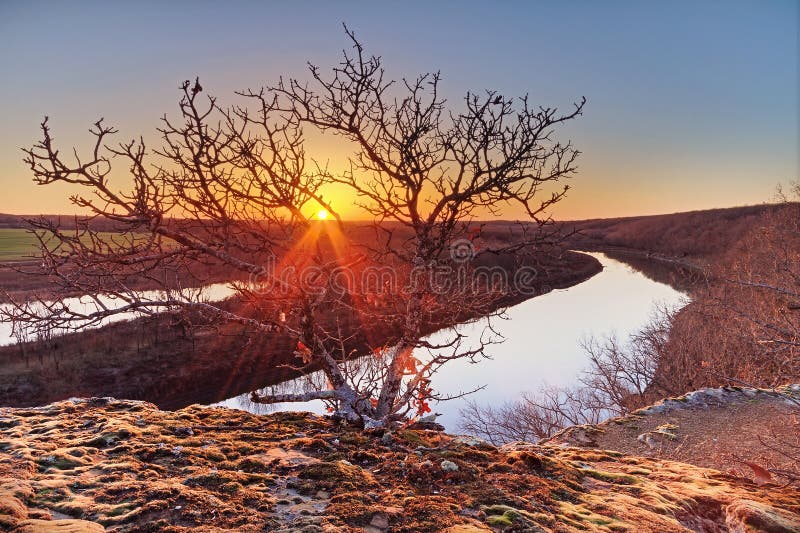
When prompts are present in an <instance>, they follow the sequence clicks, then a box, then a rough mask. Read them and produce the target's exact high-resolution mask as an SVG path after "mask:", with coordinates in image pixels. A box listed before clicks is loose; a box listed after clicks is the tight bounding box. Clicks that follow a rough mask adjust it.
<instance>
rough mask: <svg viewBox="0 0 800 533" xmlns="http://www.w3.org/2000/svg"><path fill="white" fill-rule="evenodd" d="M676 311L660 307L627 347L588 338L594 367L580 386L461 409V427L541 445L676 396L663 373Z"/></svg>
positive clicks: (487, 436)
mask: <svg viewBox="0 0 800 533" xmlns="http://www.w3.org/2000/svg"><path fill="white" fill-rule="evenodd" d="M675 313H676V311H675V310H673V309H670V308H668V307H666V306H660V305H659V306H656V307H655V309H654V312H653V314H652V316H651V318H650V321H649V322H648V323H647V324H645V325H644V326H643V327H642V328H641V329H640V330H639V331H637V332H635V333H633V334H631V335H630V337H629V338H628V339H627V340H626V341H625V342H624V343H623V342H620V341H619V339H617V338H616V337H614V336H609V337H606V338H604V339H597V338H590V339H588V340H586V341H585V342H584V343H583V349H584V351H585V352H586V354H587V356H588V359H589V366H588V368H586V370H584V371H583V372H582V374H581V375H580V376H578V378H577V380H576V384H575V385H574V386H571V387H544V388H542V389H541V390H540V391H538V392H535V393H534V392H531V393H526V394H524V395H523V397H522V398H521V399H520V400H517V401H514V402H511V403H509V404H506V405H503V406H500V407H492V406H479V405H477V404H474V403H471V404H468V405H467V407H466V408H465V409H463V410H462V411H461V418H462V421H461V429H462V430H464V431H466V432H468V433H470V434H473V435H477V436H479V437H481V438H484V439H486V440H488V441H490V442H492V443H504V442H510V441H516V440H526V441H535V440H539V439H543V438H547V437H552V436H553V435H554V434H555V433H557V432H558V431H560V430H562V429H564V428H565V427H568V426H574V425H580V424H597V423H599V422H602V421H603V420H605V419H607V418H610V417H612V416H621V415H625V414H628V413H630V412H631V411H634V410H636V409H638V408H640V407H643V406H644V405H646V404H647V403H648V402H649V401H655V400H656V399H660V398H663V397H666V396H670V395H673V394H676V393H677V392H678V391H676V390H674V389H672V388H671V387H670V384H669V380H668V379H666V378H665V376H664V375H663V374H662V373H660V372H659V365H660V363H661V362H662V361H663V360H665V359H668V358H669V354H668V353H667V351H666V350H667V346H668V342H669V331H670V327H671V324H672V321H673V319H674V317H675ZM680 392H683V391H680Z"/></svg>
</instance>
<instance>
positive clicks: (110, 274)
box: [10, 29, 585, 425]
mask: <svg viewBox="0 0 800 533" xmlns="http://www.w3.org/2000/svg"><path fill="white" fill-rule="evenodd" d="M345 31H346V33H347V36H348V37H349V39H350V41H351V43H352V49H351V50H350V51H345V52H344V56H343V60H342V62H341V63H340V64H339V65H338V66H336V67H335V68H333V69H332V71H331V72H330V73H328V74H326V73H324V72H323V71H322V69H320V68H319V67H317V66H314V65H311V66H310V69H309V70H310V78H309V79H308V80H298V79H288V80H281V81H280V82H279V83H277V84H276V85H275V86H272V87H266V88H263V89H260V90H257V91H253V90H247V91H243V92H240V93H238V94H239V96H240V97H242V98H243V99H244V102H245V103H243V104H241V105H235V106H232V107H222V106H220V105H218V103H217V100H216V99H215V98H213V97H208V98H207V99H204V98H201V93H202V92H203V88H202V87H201V85H200V83H199V80H196V81H195V82H194V83H192V82H189V81H187V82H185V83H184V84H183V85H182V86H181V91H182V97H181V100H180V105H179V108H180V115H179V118H178V119H177V120H173V119H170V118H168V117H166V116H165V117H164V118H163V122H162V126H161V128H160V129H159V130H158V131H159V133H160V137H161V143H160V145H159V146H158V147H157V148H155V149H153V150H148V149H147V148H146V147H145V142H144V140H143V139H141V138H140V139H139V140H135V141H130V142H123V143H121V144H116V145H112V144H110V142H111V137H112V135H113V134H115V133H116V130H114V129H113V128H111V127H108V126H107V125H105V124H104V122H103V121H102V120H101V121H98V122H97V123H95V125H94V128H93V129H92V130H91V132H92V135H93V136H94V148H93V149H92V150H91V152H90V154H89V155H88V157H83V158H81V157H79V156H78V153H77V151H75V152H74V158H72V159H71V160H69V161H68V159H67V158H66V157H65V156H63V155H62V153H61V152H60V151H59V150H58V149H56V148H55V146H54V141H53V138H52V136H51V133H50V129H49V126H48V121H47V119H45V121H44V122H43V123H42V132H43V140H42V141H41V142H39V143H38V144H36V145H35V146H34V147H32V148H31V149H28V150H25V152H26V159H25V160H26V162H27V163H28V164H29V165H30V167H31V169H32V171H33V174H34V179H35V180H36V182H37V183H40V184H43V185H47V184H51V183H56V182H66V183H70V184H73V185H76V186H79V188H80V190H81V191H82V193H80V194H76V195H74V196H72V198H71V199H72V202H73V203H74V204H75V205H76V206H78V207H80V208H82V209H84V210H86V211H88V212H89V213H90V215H89V216H85V217H81V218H80V219H76V221H75V223H74V224H73V226H74V227H71V228H70V229H65V227H64V226H62V225H60V224H59V223H58V222H57V221H54V220H52V219H38V220H32V221H31V224H32V225H33V228H34V231H35V232H36V234H37V236H38V238H39V240H40V245H41V252H42V267H43V269H42V270H43V274H45V275H49V276H51V277H52V278H53V279H54V280H56V281H57V283H58V285H59V287H60V289H61V291H62V292H63V293H64V294H75V293H80V294H84V295H88V296H86V298H88V299H89V300H91V302H92V303H93V308H92V309H93V310H92V311H90V312H87V311H85V309H76V308H69V307H68V306H66V305H64V303H63V301H56V302H52V303H34V304H26V303H22V302H19V303H17V304H16V305H15V308H14V310H13V312H10V318H12V319H13V320H15V321H17V322H19V323H22V324H26V325H27V326H28V327H31V328H36V327H40V326H43V325H45V324H46V325H47V326H48V327H49V328H60V329H62V330H63V329H81V328H85V327H89V326H93V325H98V324H101V323H103V321H104V320H107V319H109V318H111V317H113V316H115V315H120V314H122V313H130V312H136V313H138V314H144V315H147V314H158V313H165V312H168V313H172V314H175V315H180V316H181V319H182V320H184V321H187V323H190V324H192V325H193V326H196V327H207V328H208V327H215V328H224V327H226V324H236V325H238V326H239V327H241V328H244V329H245V330H246V331H247V334H248V335H251V336H253V338H264V337H265V336H277V335H283V336H290V337H291V338H293V339H296V351H295V353H294V356H295V362H296V364H294V367H295V369H296V370H298V371H299V372H300V373H302V374H304V375H309V374H311V375H313V376H317V377H316V378H312V379H310V380H309V381H308V382H307V383H306V384H305V385H304V386H303V388H302V390H299V391H292V392H283V393H280V392H278V391H274V390H273V391H267V392H260V393H253V395H252V399H253V400H254V401H256V402H260V403H276V402H288V401H308V400H323V401H326V402H328V403H329V405H330V409H331V410H332V411H335V412H336V413H337V414H338V415H340V416H342V417H344V418H346V419H348V420H351V421H357V422H360V423H364V424H366V425H382V424H386V423H387V422H389V421H391V420H394V419H397V418H399V417H403V416H414V415H422V414H424V413H426V412H427V411H429V410H430V407H429V405H428V403H429V401H430V400H431V399H444V398H442V397H440V396H438V395H436V393H435V392H434V391H433V388H432V384H431V379H432V376H433V374H435V372H436V371H437V370H438V369H439V368H441V367H442V366H443V365H445V364H447V363H448V362H450V361H453V360H455V359H462V358H469V359H471V360H473V361H477V360H478V359H480V358H481V357H483V356H484V355H485V353H484V350H485V348H486V347H487V346H488V345H489V344H490V343H491V342H492V340H493V337H494V336H493V335H492V329H491V327H490V326H487V329H486V330H485V333H486V335H485V336H482V337H481V338H480V339H477V340H475V339H473V340H472V343H468V342H466V339H465V338H464V337H463V335H461V334H460V333H458V332H457V331H454V332H453V333H452V334H451V335H450V337H449V338H448V339H447V340H446V341H444V342H441V341H440V342H437V343H435V344H434V343H432V341H430V340H427V338H426V336H425V335H426V333H428V332H430V331H431V329H432V325H436V326H437V327H438V326H448V325H452V324H455V323H458V322H460V321H464V320H467V319H471V318H474V317H477V316H481V315H489V316H493V315H496V314H498V313H499V312H500V309H502V303H503V301H504V298H506V297H507V296H508V295H509V294H510V293H512V292H514V291H518V292H519V291H524V290H526V289H530V287H529V285H530V281H531V280H530V279H526V276H527V278H530V277H532V276H534V275H535V272H534V271H532V270H530V269H529V270H525V269H522V268H520V266H521V259H520V257H522V255H523V253H525V252H526V251H530V250H536V249H537V247H541V246H543V245H545V244H546V243H547V242H548V239H549V237H548V235H547V232H546V231H542V228H545V227H547V226H548V223H549V218H548V209H549V208H550V207H551V206H552V205H553V204H555V203H556V202H558V201H559V200H561V199H562V198H563V197H564V195H565V194H566V192H567V190H568V186H566V185H562V183H561V182H562V181H563V180H564V179H566V178H569V177H570V176H572V175H573V174H574V172H575V171H576V167H575V162H576V158H577V156H578V152H577V151H576V150H575V149H574V148H573V147H572V146H571V144H570V143H568V142H567V143H563V144H562V143H560V142H558V141H557V140H555V139H554V132H555V129H556V127H557V126H559V125H560V124H561V123H564V122H567V121H569V120H571V119H573V118H575V117H577V116H578V115H580V114H581V112H582V109H583V105H584V102H585V100H581V101H580V102H579V103H577V104H575V105H574V108H572V109H571V110H570V111H569V112H566V113H560V112H559V111H558V110H556V109H554V108H544V107H533V106H531V105H530V104H529V102H528V99H527V97H522V98H507V97H505V96H503V95H501V94H499V93H497V92H493V91H486V92H485V93H482V94H475V93H468V94H467V95H466V97H465V98H464V101H463V103H462V105H461V106H459V108H458V109H450V108H448V106H446V102H445V100H444V98H443V97H442V96H441V94H440V90H439V84H440V75H439V74H438V73H435V74H424V75H421V76H419V77H417V78H416V79H414V80H402V81H400V82H397V83H396V82H393V81H390V80H388V78H386V77H385V73H384V70H383V66H382V62H381V59H380V58H379V57H376V56H368V55H366V54H365V52H364V49H363V47H362V45H361V44H360V43H359V41H358V40H357V39H356V37H355V35H354V34H353V33H352V32H351V31H349V30H347V29H345ZM312 130H313V131H315V132H318V134H321V135H329V136H335V137H337V138H339V139H341V141H342V144H343V146H346V147H347V148H348V149H350V151H351V156H350V157H349V158H348V165H347V170H345V171H344V172H337V173H335V172H331V171H329V170H328V168H327V167H326V166H325V165H322V164H319V163H317V162H316V160H315V159H313V158H310V157H308V156H307V155H306V153H305V148H304V134H305V133H307V132H308V131H312ZM120 166H122V167H123V168H125V171H126V174H127V176H128V178H129V180H130V183H131V186H130V187H129V188H127V189H124V191H122V190H120V189H119V187H120V185H119V184H117V182H115V181H114V176H115V175H116V174H114V175H113V176H112V174H113V173H112V169H117V168H119V167H120ZM334 188H335V190H337V191H339V192H338V194H344V195H345V196H347V195H349V196H347V197H348V198H350V199H351V201H353V202H354V203H355V205H356V207H357V209H358V210H359V211H360V212H361V213H362V218H364V219H365V221H364V222H358V223H355V222H343V221H342V220H341V217H340V215H339V214H338V213H337V211H336V209H335V206H334V205H333V202H331V201H328V198H326V196H325V195H328V196H330V194H332V193H329V192H328V191H329V190H334ZM341 191H346V192H345V193H342V192H341ZM509 207H512V208H513V209H515V210H517V211H518V212H521V213H524V215H525V217H526V218H527V219H528V222H527V223H525V224H521V225H519V226H518V228H519V229H518V231H517V232H516V233H515V237H514V238H513V239H512V240H508V239H492V238H490V236H489V235H488V233H489V232H487V231H484V230H483V229H482V228H483V226H482V225H481V224H480V223H477V222H476V220H479V219H481V220H486V219H497V220H502V217H503V213H504V210H506V209H508V208H509ZM319 209H324V210H325V211H326V212H328V213H330V214H331V215H333V219H334V220H329V221H320V220H315V219H314V215H312V214H311V213H317V212H318V211H319ZM101 221H102V222H103V224H102V229H108V228H107V227H106V226H108V225H109V224H110V225H111V227H112V228H113V230H114V231H112V232H108V231H101V224H100V222H101ZM487 257H490V258H498V257H504V258H506V259H508V258H510V260H511V261H512V263H511V264H510V265H509V266H508V268H505V269H501V271H498V270H496V269H491V268H489V269H486V268H484V267H486V266H487V265H491V264H492V261H495V260H494V259H485V260H483V262H482V258H487ZM495 262H496V261H495ZM482 268H484V269H483V270H481V269H482ZM212 271H213V272H216V271H221V272H224V273H225V276H226V279H229V280H230V279H234V280H235V281H232V282H230V283H231V288H232V289H233V291H234V293H235V294H234V297H233V298H229V299H227V300H224V301H210V300H209V298H208V297H207V296H205V294H204V293H203V291H202V290H200V289H190V288H187V287H198V286H201V285H202V284H203V283H207V282H208V281H210V279H211V278H210V276H209V272H212ZM509 274H510V275H511V277H510V278H509ZM519 274H523V275H522V276H520V275H519ZM503 276H505V277H503ZM511 278H513V279H511ZM141 286H147V287H157V288H158V290H156V291H141V290H137V289H136V287H141ZM109 301H113V302H114V303H113V304H109ZM343 317H350V319H352V320H356V321H358V322H359V323H360V324H362V325H366V324H369V325H370V327H371V328H372V329H376V328H377V329H378V330H380V331H382V332H383V334H382V339H381V342H380V344H378V345H372V344H370V342H367V343H366V344H369V349H370V352H371V354H370V355H369V356H368V357H361V358H357V357H356V356H361V355H363V354H364V353H365V351H364V349H363V348H364V346H363V345H364V344H365V342H363V340H362V341H358V342H356V339H357V337H358V333H359V332H358V329H359V328H357V327H356V328H355V329H354V328H353V327H352V320H350V321H349V322H348V324H351V326H348V325H347V324H345V320H344V319H343ZM365 327H366V326H365ZM314 372H316V373H315V374H314Z"/></svg>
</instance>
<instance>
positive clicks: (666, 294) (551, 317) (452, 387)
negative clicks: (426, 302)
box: [217, 253, 686, 431]
mask: <svg viewBox="0 0 800 533" xmlns="http://www.w3.org/2000/svg"><path fill="white" fill-rule="evenodd" d="M591 255H593V256H595V257H596V258H597V259H598V260H599V261H600V262H601V263H602V265H603V271H602V272H601V273H599V274H597V275H596V276H594V277H592V278H590V279H589V280H587V281H585V282H583V283H580V284H578V285H575V286H573V287H570V288H567V289H561V290H555V291H552V292H550V293H548V294H545V295H542V296H538V297H536V298H533V299H530V300H527V301H525V302H522V303H520V304H518V305H515V306H514V307H511V308H509V309H508V311H507V312H506V318H505V319H493V320H492V327H493V329H494V330H495V331H496V332H498V333H499V334H501V335H502V337H503V338H504V339H505V340H504V341H503V342H502V343H500V344H494V345H492V346H489V347H488V348H487V350H486V353H487V354H488V355H490V356H491V358H490V359H486V360H482V361H480V362H479V363H477V364H472V363H470V362H469V361H466V360H457V361H453V362H451V363H449V364H448V365H446V366H445V367H444V368H442V369H441V371H440V372H439V373H437V374H436V375H435V376H434V378H433V381H432V386H433V389H434V390H435V391H436V392H437V393H440V394H442V395H443V396H448V395H449V396H453V395H458V394H459V393H462V392H466V391H470V390H473V389H476V388H479V387H483V388H482V389H481V390H479V391H477V392H475V393H473V394H470V395H468V396H467V397H466V398H459V399H455V400H450V401H447V402H440V403H438V404H434V405H432V407H433V410H434V411H435V412H438V413H441V416H440V417H439V419H438V420H437V421H438V422H440V423H442V424H443V425H444V426H445V428H446V429H447V430H449V431H456V430H457V429H458V421H459V418H460V415H459V410H460V409H461V408H463V407H464V405H465V402H467V401H473V402H476V403H477V404H479V405H493V406H499V405H501V404H503V403H506V402H512V401H514V400H516V399H518V398H519V397H520V395H521V394H523V393H525V392H535V391H537V390H539V389H540V388H542V387H543V386H570V385H573V384H575V383H576V381H577V379H578V377H579V375H580V373H581V371H582V370H584V369H585V368H586V367H587V365H588V358H587V355H586V353H585V352H584V351H583V350H582V349H581V342H582V341H583V340H586V339H588V338H589V337H591V336H595V337H602V336H607V335H616V336H617V337H618V338H619V339H621V340H625V339H627V338H628V336H629V335H630V334H631V333H634V332H636V331H638V330H639V329H640V328H641V327H642V326H643V325H644V324H645V323H646V322H647V321H648V318H649V317H650V316H651V313H652V312H653V309H654V306H655V305H656V304H663V305H666V306H670V307H677V306H680V305H683V304H684V303H685V301H686V295H684V294H683V293H681V292H679V291H677V290H675V289H673V288H672V287H670V286H669V285H665V284H663V283H658V282H656V281H653V280H651V279H649V278H647V277H646V276H645V275H644V274H642V273H640V272H638V271H636V270H634V269H632V268H631V267H629V266H627V265H626V264H624V263H622V262H619V261H616V260H614V259H611V258H609V257H607V256H605V255H604V254H601V253H593V254H591ZM485 326H486V321H485V320H479V321H477V322H474V323H470V324H464V325H461V326H458V328H459V331H460V332H461V333H463V334H465V335H467V336H468V337H469V338H471V339H477V338H480V335H481V333H482V332H483V331H484V328H485ZM445 338H452V334H451V333H450V334H448V332H446V331H444V332H440V333H435V334H434V335H432V336H431V340H433V341H434V343H435V341H436V340H437V339H445ZM419 358H420V359H424V358H425V354H420V355H419ZM293 385H294V384H291V383H290V384H287V388H288V389H289V390H291V389H292V388H293ZM296 386H298V387H300V386H302V385H300V384H297V385H296ZM217 405H224V406H226V407H232V408H236V409H245V410H248V411H251V412H255V413H265V412H270V411H276V410H308V411H312V412H316V413H322V412H323V410H324V406H323V405H322V404H321V402H308V403H303V404H298V403H294V404H277V405H273V406H264V405H254V404H252V403H251V402H250V401H249V400H248V399H247V395H242V396H237V397H234V398H230V399H228V400H225V401H223V402H221V403H219V404H217Z"/></svg>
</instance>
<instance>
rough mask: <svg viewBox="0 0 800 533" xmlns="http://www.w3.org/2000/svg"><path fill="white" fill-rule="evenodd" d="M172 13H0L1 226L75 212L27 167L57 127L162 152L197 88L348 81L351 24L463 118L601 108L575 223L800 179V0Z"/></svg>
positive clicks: (124, 6) (572, 205)
mask: <svg viewBox="0 0 800 533" xmlns="http://www.w3.org/2000/svg"><path fill="white" fill-rule="evenodd" d="M166 4H167V3H166V2H158V3H157V2H151V3H148V2H140V1H136V2H125V3H122V2H37V1H31V2H22V1H19V2H17V1H11V0H4V1H2V2H0V80H2V81H1V82H0V102H2V109H3V117H2V125H0V186H1V187H2V192H3V194H2V195H0V212H5V213H26V214H32V213H43V212H46V213H71V212H73V210H72V208H71V206H70V205H69V203H68V201H67V199H66V197H67V192H68V191H67V190H66V189H64V188H59V187H47V188H43V187H36V186H34V185H33V184H32V183H31V176H30V172H29V169H27V168H26V167H25V165H24V164H23V163H22V161H21V159H22V152H21V151H20V147H23V146H30V145H31V144H32V143H33V142H35V141H36V140H37V139H38V131H37V129H38V124H39V122H40V121H41V119H42V117H43V116H44V115H49V116H50V124H51V127H52V130H53V134H54V135H55V137H56V140H57V141H58V143H59V145H60V146H62V147H63V148H64V149H66V148H69V147H71V146H73V145H78V146H79V147H85V146H86V142H87V141H88V140H89V137H88V135H87V134H86V130H87V128H88V127H89V126H90V125H91V123H92V122H94V121H95V120H96V119H97V118H99V117H105V119H106V120H107V121H109V122H110V123H112V124H114V125H116V126H117V127H118V128H119V129H120V131H121V134H120V136H119V139H120V140H122V139H123V138H132V137H138V136H139V135H140V134H144V136H145V138H146V139H148V138H151V139H152V138H153V131H154V128H155V127H156V126H157V124H158V120H159V118H160V116H161V115H163V114H164V113H167V114H173V115H174V114H175V112H176V109H177V107H176V102H177V98H178V91H177V88H178V85H179V83H180V82H181V80H184V79H188V78H194V77H195V76H200V78H201V81H202V82H203V86H204V87H205V88H206V90H207V92H209V93H212V94H215V95H217V96H219V97H220V100H221V101H224V102H229V103H234V102H236V98H235V96H234V95H233V91H234V90H237V89H243V88H246V87H253V88H256V87H260V86H261V85H264V84H269V83H273V82H275V81H276V80H277V78H278V76H280V75H290V76H292V75H294V76H298V75H300V76H302V75H304V72H305V71H304V69H305V63H306V61H312V62H313V63H315V64H318V65H320V66H322V67H325V68H328V67H330V66H332V65H333V64H334V63H335V62H336V61H337V60H338V56H339V54H340V52H341V50H342V48H343V47H345V46H348V42H347V40H346V38H345V35H344V33H343V31H342V27H341V23H342V22H346V23H347V24H348V26H349V27H350V28H352V29H353V30H355V32H356V34H357V35H358V36H359V38H360V40H361V41H362V43H363V44H364V45H365V46H366V47H367V50H368V51H369V52H373V53H375V54H377V55H381V56H382V57H383V59H384V64H385V66H386V68H387V71H388V74H389V75H390V76H391V77H392V78H396V79H398V78H401V77H403V76H406V77H413V76H414V75H415V74H417V73H420V72H426V71H435V70H441V72H442V77H443V83H442V88H443V90H444V92H445V95H446V97H447V98H448V101H449V103H450V105H451V106H454V107H455V108H457V106H459V105H460V104H461V97H462V96H463V95H464V93H465V92H466V91H467V90H483V89H495V90H498V91H501V92H502V93H504V94H506V95H509V96H516V95H522V94H525V93H528V94H529V95H530V98H531V100H532V101H533V102H534V103H536V104H541V105H547V106H563V107H565V108H567V107H569V106H570V105H571V103H572V102H573V101H575V100H577V99H579V98H580V97H581V96H586V97H587V99H588V103H587V106H586V109H585V111H584V116H583V117H582V118H580V119H579V120H578V121H577V122H575V123H574V124H571V125H570V126H569V127H568V128H566V129H564V130H563V132H562V138H570V139H572V140H573V142H574V143H575V145H576V146H577V147H578V148H579V149H580V150H581V151H582V152H583V156H582V158H581V160H580V174H579V176H578V177H576V178H575V179H574V180H572V183H571V185H572V186H573V187H574V189H573V192H572V193H571V195H570V196H569V197H568V198H567V199H566V200H565V201H564V202H563V203H562V205H560V206H559V207H558V208H557V210H556V213H555V214H556V216H557V217H558V218H562V219H567V218H572V219H575V218H588V217H608V216H621V215H635V214H650V213H663V212H674V211H684V210H690V209H702V208H710V207H723V206H732V205H741V204H753V203H760V202H764V201H769V200H770V199H771V198H772V197H773V195H774V191H775V186H776V185H777V184H778V183H781V182H782V183H788V182H790V181H793V180H796V179H798V178H800V170H799V169H798V164H799V163H798V161H799V159H800V158H799V157H798V144H799V142H798V122H800V119H799V118H798V77H799V76H798V48H800V46H799V45H798V18H799V17H800V15H799V14H798V2H797V1H796V0H785V1H781V0H771V1H752V2H733V1H731V2H728V1H704V2H698V1H686V2H661V3H656V2H639V1H609V2H589V1H585V2H578V1H575V2H522V1H520V2H474V3H470V2H437V3H434V2H430V1H420V2H417V1H404V2H368V1H363V2H354V1H351V2H322V1H319V2H288V1H287V2H241V1H240V2H201V1H195V2H172V3H169V5H166ZM316 150H317V151H318V152H320V153H314V154H313V155H314V156H315V157H318V158H320V159H331V160H336V159H341V158H342V156H343V155H344V153H342V150H341V149H340V147H338V146H337V145H336V144H333V143H327V144H323V145H320V146H317V147H316ZM336 201H338V204H339V205H338V206H337V205H334V207H338V208H339V209H340V210H341V211H342V213H343V215H345V216H347V209H348V205H349V204H351V203H352V202H349V201H348V200H347V199H345V198H338V199H336ZM509 218H513V213H510V214H509Z"/></svg>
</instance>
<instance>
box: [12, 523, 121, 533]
mask: <svg viewBox="0 0 800 533" xmlns="http://www.w3.org/2000/svg"><path fill="white" fill-rule="evenodd" d="M104 531H105V528H104V527H103V526H101V525H100V524H97V523H95V522H87V521H86V520H23V521H22V522H20V523H19V525H17V528H16V529H14V530H13V533H101V532H104Z"/></svg>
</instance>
